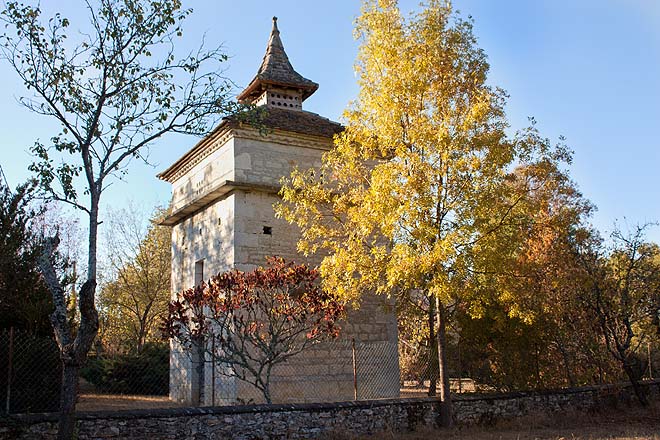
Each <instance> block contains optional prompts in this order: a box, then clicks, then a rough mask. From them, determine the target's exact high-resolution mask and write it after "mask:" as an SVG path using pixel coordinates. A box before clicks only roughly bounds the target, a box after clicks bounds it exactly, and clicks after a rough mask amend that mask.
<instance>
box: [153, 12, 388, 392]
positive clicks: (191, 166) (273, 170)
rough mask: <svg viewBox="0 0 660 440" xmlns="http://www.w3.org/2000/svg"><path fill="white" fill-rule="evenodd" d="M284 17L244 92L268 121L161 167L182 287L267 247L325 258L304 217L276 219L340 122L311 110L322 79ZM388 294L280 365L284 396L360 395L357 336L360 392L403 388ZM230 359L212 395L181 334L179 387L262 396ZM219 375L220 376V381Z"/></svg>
mask: <svg viewBox="0 0 660 440" xmlns="http://www.w3.org/2000/svg"><path fill="white" fill-rule="evenodd" d="M276 20H277V19H276V18H274V19H273V29H272V31H271V35H270V39H269V42H268V47H267V50H266V54H265V56H264V59H263V62H262V64H261V67H260V68H259V71H258V73H257V75H256V76H255V78H254V79H253V80H252V82H251V83H250V85H248V87H247V88H246V89H245V90H244V91H243V92H242V93H241V94H240V95H239V97H238V99H239V100H240V101H241V102H246V103H254V104H255V105H258V106H261V107H262V108H263V109H264V112H265V116H264V119H263V122H262V123H263V124H264V125H265V126H266V127H267V128H268V130H267V133H265V134H264V130H261V131H260V130H259V129H257V128H253V127H251V126H250V125H249V124H247V123H245V122H240V121H237V120H235V119H232V118H227V119H225V120H223V121H222V122H221V123H220V125H219V126H218V127H216V128H215V129H214V130H213V132H211V133H210V134H209V135H208V136H206V137H205V138H204V139H202V140H201V141H200V142H199V143H197V145H195V146H194V147H193V148H192V149H190V150H189V151H188V152H187V153H185V154H184V155H183V156H182V157H181V158H180V159H179V160H177V161H176V162H175V163H174V164H173V165H172V166H170V167H169V168H168V169H166V170H165V171H163V172H162V173H160V174H159V175H158V177H159V178H161V179H163V180H165V181H167V182H169V183H171V184H172V202H171V205H172V206H171V212H170V215H169V216H168V217H167V218H166V219H165V220H164V222H163V224H165V225H168V226H171V227H172V291H173V292H175V293H176V292H180V291H182V290H184V289H186V288H189V287H192V286H193V285H195V284H196V283H197V282H199V281H201V280H202V279H205V280H208V278H210V277H211V276H212V275H214V274H217V273H218V272H222V271H227V270H230V269H233V268H237V269H240V270H249V269H252V268H254V267H255V266H258V265H263V264H264V263H265V257H266V256H281V257H284V258H285V259H287V260H294V261H296V262H307V263H308V264H310V265H314V264H317V263H318V262H319V261H318V259H316V260H314V261H309V260H307V261H306V260H305V259H304V258H303V257H302V256H301V255H299V254H298V253H297V252H296V243H297V240H298V236H299V231H298V229H297V227H296V226H294V225H290V224H288V223H287V222H286V221H284V220H281V219H276V218H275V215H274V211H273V204H274V203H275V202H277V201H278V195H277V193H278V191H279V183H280V179H281V178H282V177H283V176H287V175H289V173H290V172H291V170H292V168H293V167H294V166H297V167H299V168H301V169H306V168H310V167H318V166H319V165H320V163H321V155H322V154H323V152H324V151H327V150H328V149H330V148H332V138H333V136H334V135H335V134H336V133H339V132H340V131H341V130H342V127H341V125H340V124H338V123H336V122H332V121H330V120H329V119H326V118H323V117H321V116H319V115H317V114H315V113H310V112H306V111H304V110H303V101H304V100H305V99H307V98H308V97H309V96H310V95H311V94H313V93H314V91H316V89H317V88H318V84H316V83H314V82H312V81H310V80H308V79H306V78H304V77H302V76H301V75H300V74H298V73H297V72H296V71H295V70H294V69H293V67H292V66H291V63H290V62H289V60H288V57H287V55H286V53H285V51H284V47H283V45H282V41H281V40H280V35H279V34H280V33H279V30H278V28H277V21H276ZM382 302H383V299H382V298H377V297H371V298H366V299H365V300H364V301H363V303H362V305H361V307H360V309H359V310H357V311H352V312H350V313H349V317H348V320H347V322H345V323H343V324H342V333H341V336H340V339H341V340H343V341H344V342H345V343H344V344H342V343H341V342H339V343H330V344H325V343H322V344H319V345H317V346H315V347H313V348H312V349H311V350H310V351H308V352H304V353H302V354H300V355H299V356H298V357H297V358H294V359H293V360H291V361H290V365H286V366H284V367H283V368H280V369H278V370H277V372H276V373H275V375H274V378H273V390H272V391H273V397H274V400H275V401H279V402H283V401H290V402H315V401H318V402H322V401H338V400H351V399H353V397H354V383H353V369H352V352H351V344H350V341H351V339H353V338H354V339H355V340H356V342H357V347H358V348H359V351H358V353H357V356H358V361H359V362H358V364H359V366H360V371H359V372H360V373H361V374H362V375H363V377H362V378H361V377H360V376H358V381H359V385H358V389H359V391H360V392H359V397H361V398H386V397H398V396H399V365H398V354H397V348H396V342H397V325H396V316H395V315H394V313H386V312H384V311H383V308H382V304H381V303H382ZM221 368H223V367H222V366H217V365H216V366H214V365H212V364H211V363H207V365H206V369H205V373H204V393H203V394H204V401H203V402H200V401H199V395H200V393H199V389H198V385H197V384H199V380H196V373H195V370H194V368H192V361H191V360H190V358H189V356H187V355H185V354H182V353H181V352H180V349H179V347H177V346H176V344H174V343H173V344H172V351H171V356H170V371H171V373H170V397H171V398H172V399H173V400H176V401H179V402H183V403H187V404H200V405H223V404H235V403H237V402H255V403H258V402H260V400H259V399H260V397H259V394H258V393H256V391H255V390H253V389H251V387H250V386H249V385H246V384H244V383H242V382H240V381H238V380H235V379H233V378H230V377H227V376H224V375H222V374H220V373H221ZM213 381H215V383H214V382H213Z"/></svg>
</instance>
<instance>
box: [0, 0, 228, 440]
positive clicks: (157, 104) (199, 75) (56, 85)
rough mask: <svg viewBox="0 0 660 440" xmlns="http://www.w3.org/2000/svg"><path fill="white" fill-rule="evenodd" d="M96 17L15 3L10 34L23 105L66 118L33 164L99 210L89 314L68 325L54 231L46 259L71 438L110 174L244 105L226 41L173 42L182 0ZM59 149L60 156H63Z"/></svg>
mask: <svg viewBox="0 0 660 440" xmlns="http://www.w3.org/2000/svg"><path fill="white" fill-rule="evenodd" d="M86 6H87V11H88V17H89V22H88V26H87V27H86V28H85V27H84V25H83V23H76V26H77V27H78V29H76V30H75V31H70V29H69V27H70V25H71V23H70V21H69V20H68V19H67V18H64V17H62V16H61V15H59V14H56V15H55V16H53V17H51V18H50V19H46V20H42V17H41V10H40V8H39V7H38V6H32V5H24V4H21V3H18V2H14V1H12V2H8V3H7V4H6V8H5V9H4V11H3V12H2V15H1V16H2V20H3V21H4V23H5V25H6V28H7V29H8V30H7V32H6V33H5V34H4V35H2V38H1V39H2V44H0V56H1V57H2V58H3V59H4V60H5V62H6V63H7V64H8V65H9V66H10V67H11V68H12V69H13V70H14V72H15V73H16V74H17V75H18V77H19V78H20V79H21V80H22V81H23V83H24V85H25V87H26V90H27V92H28V95H26V96H23V97H22V98H21V100H20V101H21V103H22V104H23V105H24V106H26V107H27V108H28V109H30V110H32V111H33V112H35V113H37V114H40V115H43V116H45V117H48V118H51V119H52V120H54V121H56V122H58V123H59V124H60V126H61V131H60V132H59V133H55V134H54V135H53V137H52V138H51V140H50V143H48V144H42V143H36V144H35V146H34V147H33V152H34V154H35V155H36V158H37V160H36V162H34V163H33V165H32V166H31V167H30V168H31V170H32V171H33V172H34V173H35V175H36V177H37V179H39V182H40V186H41V188H42V189H43V190H44V191H45V192H46V193H47V194H48V195H49V196H50V197H51V198H52V199H53V200H57V201H61V202H63V203H68V204H71V205H73V206H75V207H76V208H78V209H80V210H82V211H83V212H85V213H86V214H87V216H88V219H89V228H88V239H87V244H88V252H87V256H88V263H87V276H86V277H85V278H86V281H85V282H84V283H83V285H82V287H81V288H80V292H79V298H78V307H79V311H80V324H79V326H78V329H77V332H76V334H75V336H74V335H73V333H72V331H71V328H70V327H69V325H68V320H67V313H66V303H65V295H64V290H63V288H62V285H61V284H60V283H59V280H58V279H57V276H56V273H55V270H54V269H53V265H52V259H51V257H50V255H51V253H52V252H53V251H54V249H55V248H56V245H57V242H58V240H57V239H52V240H49V241H48V242H47V243H46V246H45V252H44V255H43V258H42V259H41V262H40V266H41V271H42V274H43V276H44V279H45V282H46V284H47V286H48V288H49V290H50V292H51V294H52V297H53V303H54V308H55V311H54V313H53V317H52V319H51V322H52V323H53V329H54V332H55V337H56V339H57V342H58V345H59V347H60V350H61V354H62V362H63V381H62V393H61V396H62V401H61V411H60V430H59V435H60V438H63V439H64V438H67V439H68V438H71V437H72V435H73V430H74V423H73V421H74V411H75V401H76V390H77V384H78V370H79V369H80V366H81V365H82V364H83V363H84V362H85V359H86V355H87V353H88V351H89V349H90V347H91V345H92V343H93V341H94V338H95V336H96V333H97V330H98V313H97V310H96V308H95V305H94V298H95V292H96V279H97V239H98V227H99V224H100V219H99V202H100V200H101V194H102V193H103V190H104V189H105V188H106V187H107V184H108V181H109V180H110V179H111V178H112V177H113V176H117V174H121V173H124V172H126V166H127V164H128V163H129V161H130V160H131V159H134V158H138V159H145V158H146V157H147V153H148V151H147V147H148V146H149V145H150V144H152V143H153V142H154V141H155V140H156V139H158V138H159V137H161V136H162V135H164V134H166V133H172V132H176V133H184V134H194V135H203V134H206V133H207V132H208V131H209V129H210V127H211V125H210V124H213V123H214V122H215V121H217V120H218V118H219V117H221V116H222V115H223V114H226V113H228V112H233V111H234V110H235V104H233V103H232V102H231V101H230V100H229V99H228V98H229V92H230V89H231V83H230V82H229V81H227V80H226V79H225V78H224V77H223V76H222V68H221V66H220V64H221V63H222V62H223V61H225V60H226V58H227V57H226V55H224V54H223V53H222V52H221V51H220V50H219V49H214V50H205V49H204V48H202V47H200V49H199V50H198V51H194V52H192V53H190V54H187V55H185V56H182V57H179V56H177V54H176V53H175V50H174V46H175V44H176V41H177V39H178V38H179V37H180V36H181V35H182V28H181V23H182V21H183V20H184V19H185V18H186V17H187V16H188V15H189V14H190V13H191V10H189V9H182V8H181V2H180V1H179V0H174V1H169V0H167V1H166V0H155V1H149V2H145V1H140V0H96V1H93V2H87V3H86ZM57 158H60V159H61V160H58V161H56V159H57Z"/></svg>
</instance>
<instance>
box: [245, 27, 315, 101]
mask: <svg viewBox="0 0 660 440" xmlns="http://www.w3.org/2000/svg"><path fill="white" fill-rule="evenodd" d="M267 85H274V86H279V87H286V88H292V89H298V90H301V91H302V99H303V100H304V99H306V98H308V97H309V96H310V95H311V94H312V93H314V92H315V91H316V89H318V88H319V85H318V84H316V83H315V82H314V81H310V80H308V79H307V78H305V77H303V76H302V75H301V74H299V73H298V72H296V71H295V70H294V69H293V66H291V63H290V62H289V57H288V56H287V55H286V52H285V51H284V45H283V44H282V40H281V39H280V31H279V29H278V28H277V17H273V30H272V31H271V33H270V39H269V40H268V47H267V48H266V54H265V55H264V59H263V61H262V62H261V67H259V71H258V72H257V75H256V76H255V77H254V79H253V80H252V81H251V82H250V85H249V86H247V87H246V88H245V90H243V91H242V92H241V94H240V95H238V100H239V101H251V100H253V99H255V98H257V97H258V96H259V95H260V94H261V92H262V91H263V90H264V89H265V88H266V86H267Z"/></svg>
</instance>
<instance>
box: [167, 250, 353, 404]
mask: <svg viewBox="0 0 660 440" xmlns="http://www.w3.org/2000/svg"><path fill="white" fill-rule="evenodd" d="M317 279H318V272H317V271H316V270H314V269H310V268H308V267H307V266H305V265H296V264H294V263H290V262H289V263H287V262H285V261H284V260H283V259H281V258H269V259H268V264H267V266H266V267H265V268H261V267H259V268H256V269H255V270H253V271H251V272H240V271H237V270H234V271H231V272H225V273H221V274H218V275H217V276H215V277H213V278H211V279H210V280H209V282H208V284H201V285H199V286H196V287H195V288H191V289H188V290H186V291H184V292H181V293H180V294H179V298H178V299H177V300H175V301H172V302H171V303H170V308H169V317H168V319H167V321H166V323H165V327H164V330H165V333H166V334H167V335H168V336H170V337H172V338H175V339H176V340H177V341H178V342H179V343H180V344H181V345H182V346H183V347H184V348H186V349H187V350H188V351H189V352H192V351H193V350H199V349H200V348H201V350H203V351H204V352H206V353H207V354H208V355H209V357H210V358H211V361H213V362H217V363H220V364H226V365H228V366H229V371H224V370H221V374H228V375H230V376H234V377H237V378H238V379H240V380H243V381H245V382H247V383H250V384H252V385H254V386H255V387H256V388H257V389H258V390H259V391H260V392H261V393H262V394H263V396H264V399H265V400H266V402H267V403H272V393H271V389H270V378H271V373H272V370H273V368H274V367H275V366H277V365H279V364H281V363H283V362H286V361H287V360H288V359H290V358H292V357H293V356H296V355H298V354H300V353H301V352H303V351H304V350H306V349H308V348H309V347H310V346H312V345H314V344H316V343H318V342H320V341H322V340H324V339H326V338H334V337H336V336H337V335H338V334H339V331H340V327H339V324H338V321H339V320H340V318H341V317H342V316H343V313H344V306H343V304H342V303H341V302H340V301H339V300H338V298H337V296H336V295H334V294H332V293H329V292H328V291H325V290H323V289H321V288H320V286H319V284H318V282H317ZM205 357H206V356H205V355H203V356H202V357H201V358H202V359H204V358H205Z"/></svg>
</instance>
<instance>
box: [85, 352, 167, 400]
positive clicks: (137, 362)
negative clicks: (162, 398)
mask: <svg viewBox="0 0 660 440" xmlns="http://www.w3.org/2000/svg"><path fill="white" fill-rule="evenodd" d="M169 353H170V352H169V347H168V346H167V344H146V345H145V346H144V348H143V350H142V351H141V352H140V353H134V354H126V355H120V356H116V357H113V358H93V359H90V360H89V362H88V363H87V365H86V366H85V368H84V369H83V370H82V372H81V375H82V377H83V378H85V380H87V381H88V382H90V383H92V384H93V385H95V386H96V388H97V389H98V391H101V392H106V393H111V394H148V395H167V394H168V393H169Z"/></svg>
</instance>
